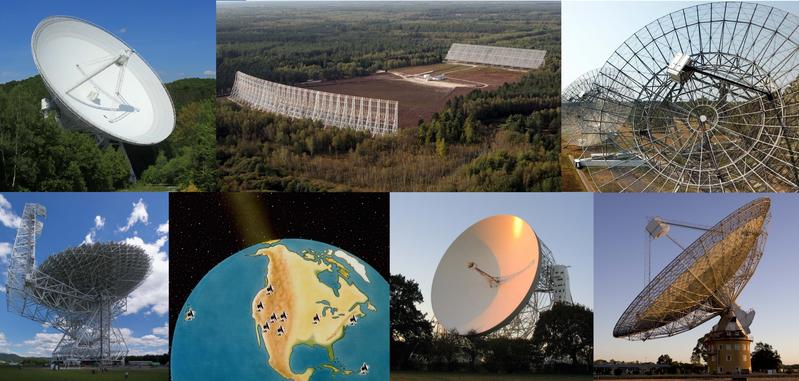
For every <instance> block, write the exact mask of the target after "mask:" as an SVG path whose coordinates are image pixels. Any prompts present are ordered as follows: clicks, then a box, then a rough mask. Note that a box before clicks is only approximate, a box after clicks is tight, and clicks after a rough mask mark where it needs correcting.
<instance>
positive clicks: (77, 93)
mask: <svg viewBox="0 0 799 381" xmlns="http://www.w3.org/2000/svg"><path fill="white" fill-rule="evenodd" d="M31 49H32V51H33V60H34V62H35V63H36V67H37V69H38V70H39V73H40V74H41V75H42V79H43V80H44V83H45V86H46V87H47V90H48V91H49V92H50V94H51V95H52V97H53V100H54V102H55V105H56V106H57V107H58V109H59V112H60V117H61V122H62V124H63V125H64V126H65V127H67V128H72V129H76V130H81V131H86V132H89V133H92V134H95V135H96V136H97V138H98V140H100V141H101V142H102V141H111V142H119V143H126V144H135V145H152V144H157V143H159V142H161V141H163V140H164V139H166V138H167V137H168V136H169V135H170V134H171V133H172V130H173V129H174V127H175V111H174V108H173V106H172V101H171V99H170V97H169V93H167V91H166V89H165V88H164V86H163V84H162V83H161V80H160V79H159V78H158V76H157V75H156V73H155V72H154V71H153V70H152V68H150V66H149V65H148V64H147V63H146V62H145V61H144V59H142V57H140V56H139V54H138V53H137V52H136V51H135V50H134V49H133V48H131V47H129V46H128V45H126V44H125V43H124V42H122V41H121V40H120V39H118V38H117V37H115V36H114V35H112V34H111V33H110V32H108V31H106V30H104V29H102V28H100V27H98V26H96V25H94V24H91V23H89V22H87V21H83V20H80V19H77V18H73V17H64V16H53V17H48V18H46V19H44V20H42V21H41V22H40V23H39V25H38V26H37V27H36V30H35V31H34V32H33V37H32V38H31ZM47 106H48V105H47V102H46V101H45V102H43V108H47Z"/></svg>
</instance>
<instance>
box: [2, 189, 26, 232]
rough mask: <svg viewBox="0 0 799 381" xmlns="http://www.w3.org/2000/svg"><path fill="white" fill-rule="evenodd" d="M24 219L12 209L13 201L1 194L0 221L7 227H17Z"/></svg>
mask: <svg viewBox="0 0 799 381" xmlns="http://www.w3.org/2000/svg"><path fill="white" fill-rule="evenodd" d="M21 221H22V219H21V218H20V217H19V216H18V215H16V213H14V210H13V209H11V203H10V202H8V200H7V199H6V198H5V196H3V195H2V194H0V223H2V224H3V226H5V227H7V228H12V229H16V228H18V227H19V224H20V222H21Z"/></svg>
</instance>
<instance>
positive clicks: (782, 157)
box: [577, 2, 799, 192]
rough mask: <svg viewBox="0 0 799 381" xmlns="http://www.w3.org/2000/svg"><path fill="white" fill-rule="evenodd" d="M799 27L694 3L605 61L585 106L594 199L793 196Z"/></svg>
mask: <svg viewBox="0 0 799 381" xmlns="http://www.w3.org/2000/svg"><path fill="white" fill-rule="evenodd" d="M798 27H799V17H797V16H796V15H794V14H791V13H789V12H786V11H783V10H780V9H778V8H774V7H771V6H768V5H764V4H757V3H741V2H713V3H707V4H698V5H692V6H690V7H687V8H684V9H680V10H678V11H676V12H672V13H670V14H668V15H665V16H663V17H661V18H659V19H657V20H654V21H653V22H651V23H650V24H648V25H645V26H644V27H643V28H641V29H640V30H639V31H637V32H636V33H635V34H634V35H633V36H631V37H630V38H629V39H627V40H626V41H625V42H624V43H623V44H622V45H620V46H619V48H618V49H617V50H616V51H615V52H613V54H611V55H610V58H608V60H607V62H606V63H605V65H604V66H603V67H602V69H601V70H600V72H599V74H598V75H597V76H596V79H595V80H594V84H593V88H594V89H597V90H598V91H599V92H598V94H597V97H596V99H595V100H594V101H593V102H590V103H588V104H587V105H586V106H587V107H589V108H590V109H592V111H593V112H591V113H588V114H587V115H588V116H589V117H592V118H593V120H591V121H590V122H591V123H592V124H593V125H595V126H596V127H597V128H596V131H597V132H598V133H599V134H601V136H602V137H603V141H602V143H603V144H601V145H597V146H595V147H590V149H586V150H585V151H584V153H583V155H582V158H581V159H582V161H581V162H579V163H577V164H578V168H580V167H582V168H586V170H587V172H588V174H589V175H590V177H591V180H592V181H593V183H594V186H595V188H596V190H597V191H599V192H788V191H796V190H797V189H799V155H797V153H796V145H797V143H799V119H798V118H797V116H796V115H797V113H796V110H797V108H798V107H799V92H798V90H799V86H797V83H796V79H797V77H798V76H799V28H798Z"/></svg>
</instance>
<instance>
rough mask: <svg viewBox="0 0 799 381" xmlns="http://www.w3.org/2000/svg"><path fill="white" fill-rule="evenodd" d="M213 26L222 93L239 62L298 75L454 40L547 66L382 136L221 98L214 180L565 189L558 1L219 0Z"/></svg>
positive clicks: (381, 187) (373, 65) (338, 70)
mask: <svg viewBox="0 0 799 381" xmlns="http://www.w3.org/2000/svg"><path fill="white" fill-rule="evenodd" d="M319 7H322V9H319ZM288 12H291V13H292V14H294V16H293V17H290V18H289V17H284V16H285V14H286V13H288ZM464 20H468V22H467V21H464ZM217 28H218V35H217V44H218V47H217V60H218V75H219V77H218V81H217V92H218V93H225V92H226V91H227V89H228V88H229V87H230V86H231V84H232V78H233V75H234V74H235V71H236V70H241V71H244V72H247V73H248V74H252V75H255V76H259V77H262V78H265V79H270V80H274V81H278V82H283V83H293V82H299V81H304V80H307V79H336V78H344V77H350V76H359V75H367V74H370V73H373V72H374V71H376V70H380V69H388V68H393V67H400V66H407V65H417V64H427V63H437V62H441V60H442V58H443V56H444V55H445V54H446V50H447V49H448V47H449V45H450V44H451V43H452V42H464V43H481V44H491V45H500V46H513V47H524V48H536V49H547V50H548V54H547V62H546V65H545V66H544V67H542V68H540V69H536V70H531V71H529V72H528V73H527V74H526V75H525V76H524V77H522V79H521V80H520V81H518V82H515V83H509V84H505V85H503V86H501V87H499V88H498V89H497V90H494V91H480V90H475V91H473V92H471V93H469V94H467V95H464V96H459V97H455V98H453V99H451V100H450V101H449V102H448V103H447V105H446V107H445V108H444V109H443V110H441V111H440V112H438V113H436V114H434V115H433V117H432V119H431V120H429V121H420V122H419V124H418V127H417V128H415V129H404V130H401V131H399V132H398V133H397V134H395V135H391V136H382V137H373V136H370V135H368V134H366V133H363V132H355V131H349V130H340V129H334V128H324V126H322V125H321V124H320V123H316V122H313V121H310V120H292V119H289V118H285V117H282V116H279V115H274V114H269V113H262V112H257V111H253V110H249V109H245V108H241V107H239V106H238V105H235V104H233V103H231V102H228V101H223V100H221V101H219V102H217V108H216V121H217V122H216V125H217V142H218V153H217V159H218V160H219V163H220V177H221V185H220V186H221V189H222V190H225V191H237V190H276V191H368V190H371V191H558V190H559V189H560V169H559V166H558V153H559V151H560V141H559V140H560V139H559V127H560V97H559V93H560V48H559V44H560V6H559V4H557V3H524V4H506V3H502V4H490V3H468V4H462V3H460V4H454V3H441V4H435V3H434V4H419V3H377V4H372V3H369V4H363V3H339V4H318V3H317V4H315V5H313V6H311V5H304V4H297V3H293V4H286V5H284V4H278V3H270V4H257V5H220V6H219V7H218V24H217Z"/></svg>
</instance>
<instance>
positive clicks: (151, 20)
mask: <svg viewBox="0 0 799 381" xmlns="http://www.w3.org/2000/svg"><path fill="white" fill-rule="evenodd" d="M215 4H216V3H215V2H214V1H213V0H168V1H154V0H140V1H133V2H120V1H107V0H102V1H101V0H88V1H85V0H82V1H58V0H26V1H5V2H3V5H2V10H0V36H3V37H2V38H0V83H5V82H8V81H12V80H18V79H25V78H28V77H31V76H33V75H36V74H37V72H36V66H35V65H34V63H33V58H32V56H31V47H30V39H31V34H33V30H34V29H35V28H36V25H37V24H38V23H39V21H41V20H42V19H43V18H45V17H47V16H53V15H66V16H74V17H78V18H82V19H85V20H88V21H91V22H92V23H94V24H96V25H99V26H101V27H103V28H105V29H106V30H109V31H111V32H113V33H114V34H115V35H117V36H118V37H119V38H121V39H122V40H123V41H125V42H126V43H127V44H128V45H130V46H132V47H133V48H134V49H136V50H137V51H138V52H139V53H140V54H141V56H142V57H144V59H145V60H146V61H147V62H148V63H149V64H150V66H152V67H153V68H154V69H155V70H156V71H157V72H158V74H159V76H160V77H161V80H162V81H164V82H171V81H174V80H176V79H180V78H187V77H199V78H209V77H214V76H216V7H215Z"/></svg>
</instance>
